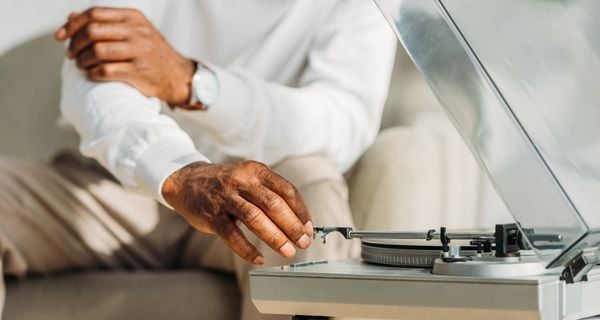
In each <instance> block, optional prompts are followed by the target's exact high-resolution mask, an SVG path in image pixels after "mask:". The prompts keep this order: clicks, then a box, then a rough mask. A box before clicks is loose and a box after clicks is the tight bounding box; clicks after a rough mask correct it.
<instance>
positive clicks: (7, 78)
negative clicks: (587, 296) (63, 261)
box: [0, 35, 507, 320]
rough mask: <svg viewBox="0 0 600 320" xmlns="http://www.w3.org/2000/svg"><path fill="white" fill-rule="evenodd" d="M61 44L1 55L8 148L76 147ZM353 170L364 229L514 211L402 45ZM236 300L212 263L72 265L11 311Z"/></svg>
mask: <svg viewBox="0 0 600 320" xmlns="http://www.w3.org/2000/svg"><path fill="white" fill-rule="evenodd" d="M63 53H64V48H63V47H62V46H61V45H60V44H57V43H55V42H54V41H53V40H52V39H51V36H50V35H44V36H41V37H38V38H35V39H32V40H30V41H28V42H26V43H24V44H22V45H20V46H18V47H16V48H13V49H12V50H10V51H9V52H7V53H6V54H4V55H3V56H2V57H0V156H6V155H8V156H11V157H22V158H27V159H41V160H47V159H49V157H51V156H52V155H53V154H54V153H55V152H56V151H57V150H60V149H75V148H76V147H77V142H78V137H77V135H76V134H75V132H73V131H72V130H70V129H66V128H65V127H64V126H60V125H58V123H57V119H58V117H57V116H58V102H59V92H60V91H59V88H60V75H59V69H60V64H61V61H62V57H63ZM346 177H347V179H348V183H349V186H350V201H351V207H352V210H353V214H354V218H355V221H356V224H357V226H358V227H361V228H369V229H380V230H383V229H388V230H389V229H402V230H424V229H429V228H432V227H436V226H438V225H447V226H448V227H459V228H471V227H478V226H486V225H487V226H489V224H490V223H492V222H495V221H506V219H507V215H506V211H505V209H504V208H503V206H502V205H501V203H500V201H499V200H498V199H497V197H495V195H494V193H493V191H490V190H492V189H491V188H490V187H489V186H488V183H487V180H486V178H485V176H484V175H483V174H482V173H481V171H480V170H479V168H478V166H477V164H476V163H475V161H474V160H473V157H472V156H471V155H470V153H469V152H468V150H467V149H466V147H465V146H464V143H463V142H462V141H461V139H460V137H459V136H458V134H457V133H456V131H455V130H454V128H453V127H452V125H451V124H450V122H449V121H448V119H447V118H446V116H445V115H444V113H443V112H442V110H441V108H440V107H439V105H438V102H437V101H436V99H435V97H433V95H432V94H431V92H430V91H429V89H428V88H427V86H426V85H425V84H424V82H423V81H422V79H421V78H420V75H419V74H418V72H417V71H416V70H415V68H414V66H413V65H412V63H411V62H410V60H409V59H408V57H407V56H406V54H405V53H404V51H402V50H401V49H399V50H398V54H397V59H396V66H395V69H394V74H393V80H392V86H391V89H390V95H389V99H388V102H387V106H386V109H385V114H384V117H383V120H382V126H381V133H380V135H379V137H378V138H377V140H376V141H375V143H374V144H373V146H372V147H371V148H370V149H369V150H368V151H367V152H366V153H365V154H364V155H363V156H362V157H361V159H360V160H359V161H358V162H357V163H356V165H355V166H354V167H353V168H352V169H351V170H350V171H349V172H347V173H346ZM490 204H491V205H490ZM484 211H485V212H487V213H486V214H482V212H484ZM0 223H1V222H0ZM238 300H239V294H238V292H237V287H236V284H235V279H234V277H232V276H231V275H228V274H220V273H216V272H214V271H207V270H177V271H155V272H148V271H140V272H130V271H119V272H110V273H107V272H102V271H93V272H83V273H65V274H59V275H52V276H46V277H38V278H29V279H26V280H9V281H8V283H7V302H6V308H5V313H4V319H5V320H12V319H30V320H35V319H65V320H66V319H165V318H168V319H170V320H178V319H191V318H202V319H236V318H237V317H238V314H239V310H238V309H236V308H235V307H233V308H232V305H236V304H235V303H231V302H235V301H238Z"/></svg>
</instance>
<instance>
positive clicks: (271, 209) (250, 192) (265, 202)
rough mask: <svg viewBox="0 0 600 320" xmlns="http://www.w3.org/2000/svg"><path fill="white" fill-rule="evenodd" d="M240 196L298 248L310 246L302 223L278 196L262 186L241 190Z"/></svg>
mask: <svg viewBox="0 0 600 320" xmlns="http://www.w3.org/2000/svg"><path fill="white" fill-rule="evenodd" d="M240 194H241V195H242V197H244V198H245V199H246V200H248V201H249V202H251V203H253V204H254V205H256V206H258V207H259V208H260V209H261V210H262V211H263V212H264V213H266V215H267V216H268V217H269V218H270V219H271V220H272V221H273V222H274V223H275V225H276V226H277V227H278V228H279V229H280V230H281V231H283V232H284V233H285V235H286V236H287V238H289V239H291V240H292V241H294V243H295V244H296V246H297V247H298V248H301V249H306V248H308V247H309V246H310V242H311V241H310V237H309V236H308V235H307V232H306V230H305V229H304V223H302V222H301V221H300V219H298V217H297V216H296V214H295V213H294V211H292V209H290V207H289V206H288V204H287V203H286V201H285V200H283V199H282V198H281V197H280V196H279V195H278V194H276V193H275V192H273V191H271V190H270V189H268V188H266V187H262V186H259V187H251V189H247V190H243V189H242V190H240Z"/></svg>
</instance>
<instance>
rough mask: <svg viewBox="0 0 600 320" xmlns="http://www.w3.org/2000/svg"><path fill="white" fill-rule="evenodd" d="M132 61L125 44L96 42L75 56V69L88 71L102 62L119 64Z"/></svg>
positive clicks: (130, 53)
mask: <svg viewBox="0 0 600 320" xmlns="http://www.w3.org/2000/svg"><path fill="white" fill-rule="evenodd" d="M131 59H133V53H132V52H131V50H129V45H128V44H127V43H126V42H97V43H94V44H93V45H92V46H90V47H88V48H87V49H85V50H83V52H81V54H79V55H78V56H77V67H78V68H80V69H86V70H88V69H90V68H92V67H94V66H96V65H98V64H100V63H103V62H121V61H128V60H131Z"/></svg>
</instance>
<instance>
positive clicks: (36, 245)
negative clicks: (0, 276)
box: [0, 155, 352, 274]
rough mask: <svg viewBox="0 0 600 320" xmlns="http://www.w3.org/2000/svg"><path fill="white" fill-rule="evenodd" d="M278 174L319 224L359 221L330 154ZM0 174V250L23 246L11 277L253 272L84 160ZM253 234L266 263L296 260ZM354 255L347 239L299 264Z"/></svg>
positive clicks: (11, 164)
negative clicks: (170, 270)
mask: <svg viewBox="0 0 600 320" xmlns="http://www.w3.org/2000/svg"><path fill="white" fill-rule="evenodd" d="M273 169H274V170H275V171H276V172H277V173H279V174H280V175H282V176H283V177H284V178H286V179H288V180H290V181H291V182H292V183H293V184H294V185H296V187H297V188H298V189H299V190H300V192H301V194H302V195H303V197H304V199H305V201H306V202H307V205H308V207H309V208H310V209H311V212H312V213H313V218H314V223H315V224H316V225H322V224H344V225H349V224H351V223H352V220H351V216H350V211H349V208H348V204H347V203H348V201H347V187H346V184H345V182H344V180H343V177H342V175H341V174H340V173H339V172H338V171H337V169H336V168H335V167H334V166H333V164H332V163H331V162H330V161H329V160H327V159H326V158H325V157H323V156H307V157H301V158H295V159H291V160H287V161H283V162H282V163H281V164H280V165H277V166H274V168H273ZM0 175H2V176H3V177H2V179H0V180H1V181H0V199H1V200H2V201H1V202H2V203H1V204H0V221H2V223H0V233H2V234H3V235H4V239H3V240H0V241H3V242H5V244H4V245H3V244H1V243H0V246H4V247H7V246H12V247H16V248H17V250H16V251H17V252H16V253H15V254H14V258H13V261H14V263H11V264H8V263H7V262H5V264H4V272H5V273H13V274H21V273H27V272H34V273H36V272H37V273H46V272H52V271H61V270H64V269H72V268H77V269H82V268H99V267H101V268H165V267H171V266H177V265H184V266H203V267H212V268H218V269H221V270H226V271H236V270H237V271H238V272H239V270H240V269H244V270H246V269H249V267H250V266H247V265H246V263H245V262H243V261H241V260H238V259H236V258H235V257H234V256H233V254H232V253H231V252H230V251H229V250H228V249H227V248H226V247H225V245H224V244H223V243H222V242H221V241H220V240H219V239H217V238H215V237H213V236H207V235H203V234H200V233H199V232H196V231H194V230H191V228H190V227H189V226H188V225H187V224H186V223H185V222H184V221H183V219H181V218H180V217H178V216H177V215H176V214H173V213H172V212H170V211H169V210H168V209H166V208H164V207H162V206H160V205H159V204H158V203H157V202H156V201H154V200H153V199H150V198H148V197H144V196H140V195H137V194H134V193H131V192H129V191H127V190H125V189H123V188H122V187H121V185H120V184H118V183H117V182H116V181H115V180H114V179H113V178H112V177H111V176H110V175H109V174H107V173H106V172H105V171H103V170H102V169H99V168H98V167H97V165H95V164H90V163H85V162H83V161H81V160H80V159H78V158H77V157H72V156H64V155H63V156H59V157H57V159H56V161H54V162H53V163H52V164H45V163H42V162H35V161H21V160H10V159H0ZM247 234H248V232H247ZM249 237H250V238H251V241H252V242H253V243H256V244H257V245H258V246H259V247H260V249H261V250H262V251H263V253H265V254H268V255H269V257H272V259H271V261H269V259H267V263H269V264H283V263H289V262H290V261H289V260H285V259H283V258H280V257H279V256H278V255H277V254H275V253H274V252H270V249H269V248H267V247H266V246H261V245H260V244H258V243H259V241H258V239H257V238H256V237H253V236H252V235H249ZM0 239H1V238H0ZM339 246H341V248H343V249H342V250H340V247H339ZM351 250H352V248H351V246H349V245H348V244H346V243H343V242H340V244H335V243H331V244H328V245H327V246H322V245H321V244H319V243H316V244H314V245H313V246H311V248H309V249H308V250H299V252H298V258H297V259H296V260H305V259H311V260H312V259H321V258H325V257H336V256H340V255H342V256H346V255H350V252H351ZM13 251H14V250H13ZM178 255H179V256H178ZM180 259H181V260H180ZM15 263H16V264H15ZM11 267H13V268H11Z"/></svg>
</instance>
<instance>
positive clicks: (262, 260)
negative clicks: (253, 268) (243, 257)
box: [252, 256, 265, 265]
mask: <svg viewBox="0 0 600 320" xmlns="http://www.w3.org/2000/svg"><path fill="white" fill-rule="evenodd" d="M252 263H254V264H257V265H263V264H264V263H265V258H264V257H263V256H258V257H256V258H254V260H252Z"/></svg>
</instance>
